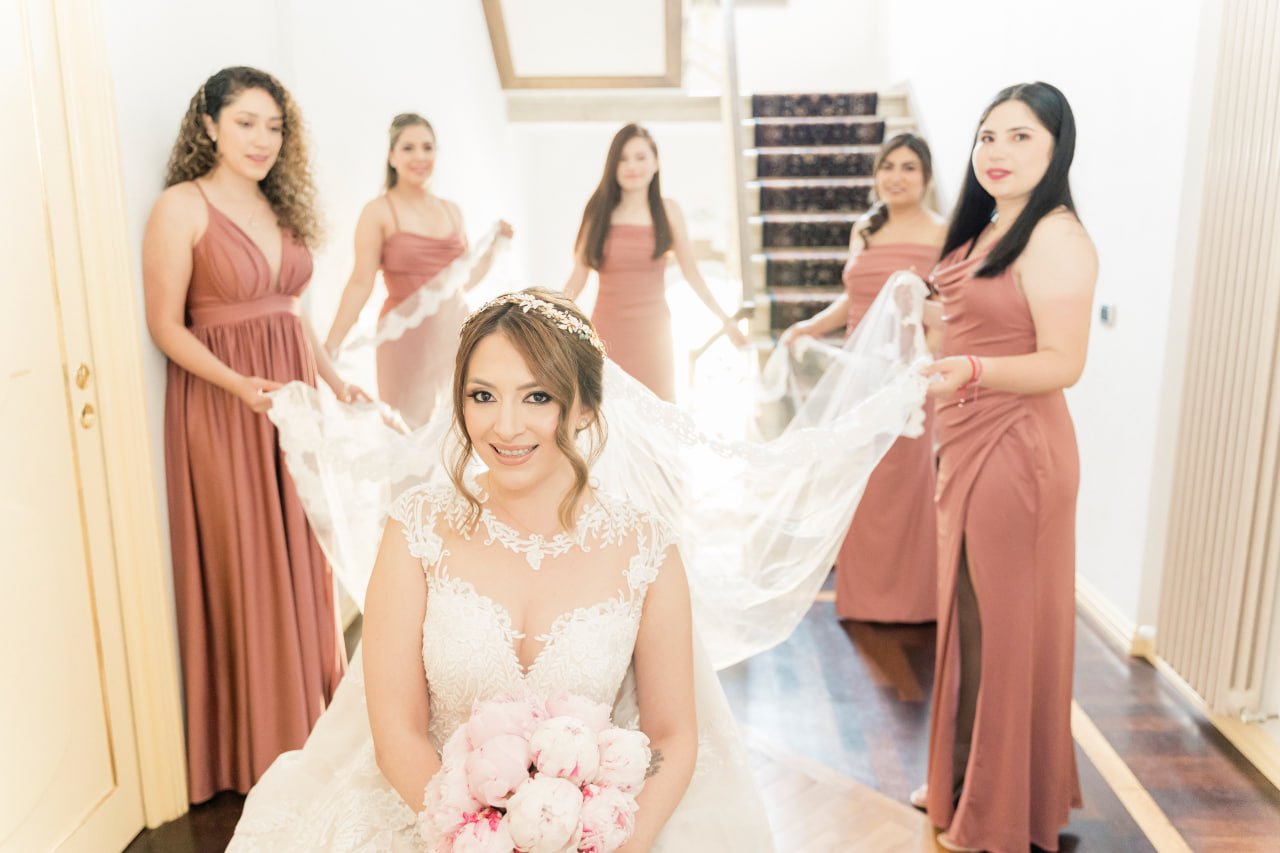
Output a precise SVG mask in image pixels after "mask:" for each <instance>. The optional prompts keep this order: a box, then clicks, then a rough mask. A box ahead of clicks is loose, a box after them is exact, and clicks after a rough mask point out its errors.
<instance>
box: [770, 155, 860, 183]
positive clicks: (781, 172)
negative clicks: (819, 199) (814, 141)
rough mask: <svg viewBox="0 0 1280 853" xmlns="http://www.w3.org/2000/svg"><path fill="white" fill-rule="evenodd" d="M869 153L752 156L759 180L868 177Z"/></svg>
mask: <svg viewBox="0 0 1280 853" xmlns="http://www.w3.org/2000/svg"><path fill="white" fill-rule="evenodd" d="M875 161H876V155H875V154H874V153H871V152H858V153H853V154H793V153H786V154H761V155H759V156H757V157H756V176H757V177H760V178H773V177H777V178H853V177H868V176H870V175H871V171H872V167H873V166H875Z"/></svg>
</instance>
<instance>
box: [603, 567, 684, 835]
mask: <svg viewBox="0 0 1280 853" xmlns="http://www.w3.org/2000/svg"><path fill="white" fill-rule="evenodd" d="M635 668H636V698H637V699H638V701H639V704H640V728H641V730H642V731H644V733H645V734H647V735H648V736H649V748H650V749H651V750H652V751H653V760H652V761H651V762H650V765H649V774H648V779H647V781H646V782H645V785H644V790H642V791H641V792H640V796H639V798H638V801H639V804H640V811H639V812H638V814H637V815H636V828H635V834H634V835H633V836H632V837H631V840H630V841H629V842H627V844H626V845H625V846H624V847H623V848H622V851H623V853H637V851H643V850H648V849H649V847H650V846H651V845H652V844H653V842H654V839H655V838H657V836H658V833H659V832H660V831H661V830H662V827H663V826H664V825H665V824H666V822H667V819H668V818H670V817H671V813H672V812H674V811H675V809H676V806H678V805H679V804H680V800H681V798H682V797H684V792H685V789H686V788H688V787H689V780H690V779H691V778H692V777H693V766H694V762H695V761H696V760H697V757H698V716H697V709H696V706H695V703H694V692H693V622H692V613H691V610H690V606H689V584H688V582H687V581H686V580H685V575H684V565H683V563H682V562H681V561H680V555H679V553H678V552H677V551H676V549H675V548H674V547H672V548H670V549H669V550H668V552H667V556H666V561H665V562H664V563H663V565H662V570H661V571H660V572H659V574H658V578H657V580H655V581H654V582H653V584H652V585H651V586H650V587H649V590H648V592H647V593H646V598H645V604H644V614H643V616H641V619H640V632H639V634H638V635H637V637H636V651H635Z"/></svg>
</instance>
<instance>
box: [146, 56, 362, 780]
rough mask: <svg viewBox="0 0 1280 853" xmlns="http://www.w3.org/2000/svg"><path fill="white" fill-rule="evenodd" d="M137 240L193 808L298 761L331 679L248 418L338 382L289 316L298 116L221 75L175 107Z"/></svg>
mask: <svg viewBox="0 0 1280 853" xmlns="http://www.w3.org/2000/svg"><path fill="white" fill-rule="evenodd" d="M165 186H166V189H165V191H164V193H163V194H161V196H160V198H159V200H158V201H157V202H156V205H155V208H154V209H153V210H152V212H151V218H150V219H149V220H148V222H147V230H146V235H145V237H144V238H143V247H142V263H143V285H144V289H145V291H146V303H147V326H148V328H149V329H150V331H151V336H152V338H153V339H154V340H155V342H156V345H157V346H158V347H160V349H161V350H163V351H164V354H165V355H166V356H168V358H169V375H168V390H167V392H166V395H165V469H166V475H167V478H168V487H169V489H168V490H169V530H170V538H171V540H172V547H173V576H174V593H175V597H176V606H177V616H178V639H179V641H180V645H181V651H182V677H183V686H184V690H185V699H186V702H185V705H186V712H187V759H188V762H187V763H188V771H189V775H190V795H191V801H192V802H196V803H198V802H201V801H203V800H207V799H209V798H210V797H212V796H213V795H214V794H216V793H217V792H218V791H221V790H227V789H230V790H236V791H240V792H242V793H243V792H245V791H248V790H249V786H250V785H252V784H253V783H254V782H255V781H257V779H258V777H259V776H260V775H261V774H262V773H263V771H265V770H266V769H267V766H268V765H270V764H271V762H272V761H273V760H275V757H276V756H277V755H278V754H279V753H281V752H284V751H285V750H290V749H296V748H298V747H299V746H301V745H302V743H303V742H304V741H305V740H306V738H307V733H308V732H310V730H311V726H312V725H313V724H314V723H315V721H316V719H317V718H318V717H319V716H320V713H321V712H322V711H323V710H324V708H325V705H326V704H327V703H328V701H329V699H330V698H331V697H332V696H333V692H334V690H335V689H336V688H337V686H338V680H339V678H341V676H342V672H343V670H344V668H345V665H346V657H345V655H344V654H343V643H342V634H341V632H340V631H339V630H338V618H337V614H336V611H335V608H334V601H333V597H334V583H333V577H332V575H331V573H330V571H329V567H328V566H327V565H326V563H325V559H324V555H323V554H322V553H321V551H320V546H319V545H318V544H317V543H316V540H315V537H314V536H313V535H312V531H311V528H310V526H309V525H308V523H307V518H306V516H305V515H304V514H303V510H302V505H301V503H300V501H299V499H298V494H297V491H296V489H295V486H294V482H293V480H292V478H291V477H290V476H289V474H288V472H287V471H286V470H285V466H284V460H283V458H282V454H281V452H280V449H279V447H278V446H277V441H276V430H275V428H274V427H273V426H272V425H271V422H270V421H269V420H268V419H267V418H266V416H265V415H264V414H263V413H264V412H265V411H266V410H267V409H268V408H270V406H271V400H270V398H268V397H267V396H265V395H266V393H267V392H269V391H273V390H276V389H277V388H280V387H281V386H282V385H283V384H284V383H286V382H290V381H294V380H300V381H303V382H306V383H308V384H311V385H314V384H315V382H316V377H317V376H319V377H320V378H322V379H324V381H325V382H326V383H328V384H329V386H330V387H332V388H333V390H334V392H335V393H336V394H337V395H338V397H339V398H340V399H342V400H344V401H348V402H349V401H352V400H358V399H367V398H366V397H365V395H364V393H363V392H362V391H360V389H358V388H353V387H351V386H349V385H347V384H346V383H344V382H343V381H342V378H341V377H340V376H339V375H338V373H337V371H336V370H335V369H334V367H333V364H332V362H331V361H330V360H329V358H328V356H327V355H325V353H324V351H323V350H322V349H321V348H320V347H319V346H317V344H316V337H315V333H314V332H313V331H312V329H311V326H310V324H309V323H308V322H307V320H306V318H305V317H303V316H302V314H301V311H300V309H299V294H301V293H302V291H303V290H304V289H305V288H306V286H307V284H308V283H309V282H310V280H311V253H310V251H309V250H310V248H311V247H313V246H315V245H316V243H317V241H318V239H319V230H320V229H319V225H318V223H317V217H316V212H315V189H314V184H313V182H312V179H311V169H310V165H309V163H308V158H307V143H306V137H305V135H304V133H303V125H302V116H301V114H300V113H299V110H298V107H297V105H296V104H295V103H294V101H293V98H292V97H290V95H289V93H288V91H287V90H285V88H284V87H283V86H282V85H280V82H279V81H278V80H276V78H274V77H272V76H271V75H270V74H267V73H265V72H262V71H258V70H257V69H254V68H243V67H237V68H224V69H223V70H222V71H219V72H218V73H217V74H214V75H213V76H212V77H210V78H209V79H208V80H207V81H205V83H204V85H202V86H201V87H200V89H199V91H198V92H196V94H195V95H194V96H193V97H192V98H191V104H190V106H189V107H188V109H187V113H186V116H185V117H184V118H183V120H182V125H181V127H180V129H179V133H178V139H177V141H176V142H175V143H174V146H173V153H172V155H171V157H170V160H169V168H168V174H167V176H166V178H165Z"/></svg>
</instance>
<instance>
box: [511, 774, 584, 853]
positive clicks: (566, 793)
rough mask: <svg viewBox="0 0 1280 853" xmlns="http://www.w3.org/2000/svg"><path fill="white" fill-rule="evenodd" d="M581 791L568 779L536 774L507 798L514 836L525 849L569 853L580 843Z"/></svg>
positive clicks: (548, 852) (516, 841) (543, 852)
mask: <svg viewBox="0 0 1280 853" xmlns="http://www.w3.org/2000/svg"><path fill="white" fill-rule="evenodd" d="M581 811H582V791H580V790H579V789H578V786H577V785H575V784H574V783H572V782H570V781H568V780H565V779H556V778H554V777H551V776H542V775H539V776H535V777H534V778H532V779H530V780H529V781H528V782H526V783H524V784H523V785H521V786H520V790H518V791H516V792H515V794H514V795H512V797H511V799H510V800H509V801H508V802H507V820H508V822H509V826H510V829H511V839H512V840H513V841H514V842H515V846H516V847H517V848H518V849H520V850H523V851H525V853H569V851H573V850H575V849H576V848H577V846H578V839H579V837H580V836H581V835H582V824H581V823H580V822H579V820H578V817H579V814H580V813H581Z"/></svg>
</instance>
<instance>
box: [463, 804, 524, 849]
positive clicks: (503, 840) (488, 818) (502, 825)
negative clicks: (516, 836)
mask: <svg viewBox="0 0 1280 853" xmlns="http://www.w3.org/2000/svg"><path fill="white" fill-rule="evenodd" d="M515 846H516V844H515V842H514V841H512V840H511V828H510V827H509V826H508V824H507V819H506V818H504V817H503V816H502V815H501V814H499V813H498V812H496V811H494V810H493V809H485V810H484V811H482V812H480V813H479V814H475V815H469V816H468V820H467V822H466V823H465V824H464V825H463V827H462V829H461V830H459V831H458V834H457V835H456V836H455V837H454V839H453V850H452V853H511V851H512V850H514V849H515Z"/></svg>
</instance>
